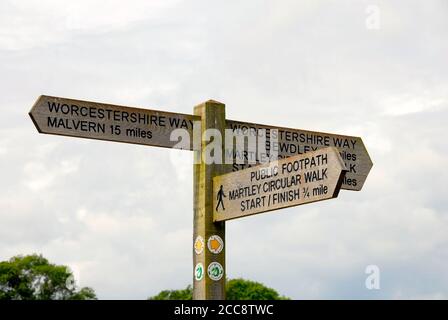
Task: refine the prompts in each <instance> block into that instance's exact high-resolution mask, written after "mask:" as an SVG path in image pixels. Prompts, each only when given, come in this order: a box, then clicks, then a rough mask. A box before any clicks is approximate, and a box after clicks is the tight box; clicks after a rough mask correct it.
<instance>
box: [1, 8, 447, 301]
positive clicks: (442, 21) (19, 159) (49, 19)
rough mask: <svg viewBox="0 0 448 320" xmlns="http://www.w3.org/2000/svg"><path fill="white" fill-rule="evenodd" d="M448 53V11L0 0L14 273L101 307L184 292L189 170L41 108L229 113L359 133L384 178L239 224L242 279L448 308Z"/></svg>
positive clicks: (181, 157)
mask: <svg viewBox="0 0 448 320" xmlns="http://www.w3.org/2000/svg"><path fill="white" fill-rule="evenodd" d="M372 19H373V20H372ZM375 19H376V20H375ZM447 39H448V2H447V1H445V0H440V1H437V0H428V1H419V0H393V1H386V0H384V1H377V0H370V1H355V0H353V1H295V0H289V1H266V0H265V1H262V0H253V1H175V0H163V1H162V0H160V1H146V0H136V1H125V2H123V1H115V0H114V1H100V0H88V1H87V0H78V1H56V0H53V1H52V0H40V1H10V0H3V1H1V2H0V86H1V89H0V92H1V95H0V111H1V117H0V261H1V260H6V259H9V258H10V257H12V256H14V255H17V254H30V253H41V254H43V255H44V256H45V257H47V258H48V259H50V261H52V262H54V263H58V264H65V265H68V266H70V267H71V268H72V269H73V270H74V272H75V275H76V277H77V278H78V280H79V284H80V285H82V286H91V287H93V288H94V289H95V291H96V292H97V294H98V296H99V298H102V299H117V298H124V299H145V298H146V297H148V296H150V295H154V294H156V293H158V292H159V291H160V290H163V289H170V288H171V289H176V288H183V287H186V286H187V285H188V284H189V283H191V280H192V269H193V266H192V250H191V246H192V227H193V205H192V204H193V201H192V171H193V170H192V153H190V152H187V151H176V150H168V149H162V148H155V147H147V146H138V145H127V144H120V143H113V142H104V141H92V140H85V139H77V138H68V137H60V136H50V135H41V134H38V132H37V130H36V129H35V127H34V125H33V123H32V121H31V119H30V118H29V116H28V111H29V110H30V109H31V106H32V105H33V103H34V101H35V100H36V98H37V97H38V96H39V95H41V94H47V95H54V96H61V97H70V98H75V99H83V100H92V101H98V102H107V103H114V104H121V105H127V106H136V107H145V108H154V109H161V110H166V111H173V112H182V113H192V111H193V106H194V105H197V104H198V103H200V102H202V101H204V100H207V99H215V100H218V101H221V102H223V103H225V104H226V112H227V116H228V118H230V119H234V120H240V121H251V122H257V123H264V124H271V125H279V126H285V127H292V128H301V129H311V130H315V131H324V132H332V133H338V134H347V135H354V136H361V137H362V138H363V141H364V144H365V145H366V148H367V149H368V151H369V153H370V156H371V158H372V161H373V163H374V166H373V168H372V170H371V172H370V175H369V176H368V178H367V181H366V183H365V185H364V188H363V190H362V191H360V192H353V191H346V190H342V191H341V193H340V195H339V197H338V198H337V199H334V200H330V201H324V202H321V203H316V204H308V205H304V206H298V207H294V208H290V209H283V210H279V211H275V212H270V213H265V214H260V215H256V216H252V217H247V218H243V219H237V220H233V221H230V222H228V223H227V234H226V236H227V242H226V248H227V268H226V270H227V275H228V277H230V278H235V277H243V278H246V279H251V280H255V281H259V282H262V283H264V284H266V285H268V286H270V287H273V288H275V289H276V290H278V291H279V292H280V293H281V294H284V295H286V296H289V297H291V298H294V299H310V298H322V299H328V298H336V299H344V298H366V299H371V298H372V299H375V298H387V299H389V298H390V299H394V298H405V299H407V298H444V299H448V273H447V266H448V195H447V189H448V188H447V186H446V181H447V180H448V171H447V169H446V168H447V166H448V161H447V160H448V143H447V142H446V136H447V120H448V41H447ZM368 265H377V266H378V267H379V268H380V272H381V278H380V280H381V282H380V284H381V289H380V290H367V289H366V286H365V279H366V277H367V275H366V274H365V269H366V267H367V266H368Z"/></svg>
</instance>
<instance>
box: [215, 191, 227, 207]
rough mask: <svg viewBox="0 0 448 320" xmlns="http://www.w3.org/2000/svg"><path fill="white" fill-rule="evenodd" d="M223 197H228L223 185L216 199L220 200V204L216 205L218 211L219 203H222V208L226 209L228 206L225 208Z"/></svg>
mask: <svg viewBox="0 0 448 320" xmlns="http://www.w3.org/2000/svg"><path fill="white" fill-rule="evenodd" d="M222 197H224V198H227V197H226V195H225V193H224V190H223V188H222V185H221V187H220V188H219V191H218V194H217V195H216V200H218V204H217V205H216V211H218V208H219V204H221V206H222V210H226V208H224V202H223V201H222Z"/></svg>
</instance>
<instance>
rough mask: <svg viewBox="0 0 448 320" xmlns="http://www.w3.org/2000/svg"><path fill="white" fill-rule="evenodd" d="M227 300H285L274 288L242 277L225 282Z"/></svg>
mask: <svg viewBox="0 0 448 320" xmlns="http://www.w3.org/2000/svg"><path fill="white" fill-rule="evenodd" d="M226 299H227V300H285V299H287V298H286V297H283V296H280V295H279V294H278V292H277V291H275V290H274V289H271V288H268V287H266V286H265V285H263V284H261V283H259V282H255V281H250V280H244V279H232V280H228V281H227V284H226Z"/></svg>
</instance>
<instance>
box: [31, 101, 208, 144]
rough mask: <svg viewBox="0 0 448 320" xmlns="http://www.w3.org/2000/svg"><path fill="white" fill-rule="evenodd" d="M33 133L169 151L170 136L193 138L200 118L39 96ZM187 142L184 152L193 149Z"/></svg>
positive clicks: (33, 112)
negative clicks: (176, 132)
mask: <svg viewBox="0 0 448 320" xmlns="http://www.w3.org/2000/svg"><path fill="white" fill-rule="evenodd" d="M30 116H31V119H32V120H33V122H34V124H35V126H36V128H37V130H38V131H39V132H40V133H49V134H56V135H63V136H72V137H79V138H88V139H99V140H109V141H115V142H127V143H134V144H144V145H148V146H156V147H165V148H172V147H174V146H175V145H176V144H177V141H171V140H170V136H171V133H172V132H173V131H174V130H176V129H185V130H187V132H188V133H189V134H190V136H191V137H192V136H193V126H194V122H195V121H196V122H198V121H201V118H200V117H197V116H193V115H188V114H182V113H172V112H165V111H158V110H149V109H140V108H131V107H123V106H117V105H112V104H105V103H97V102H90V101H82V100H74V99H67V98H59V97H50V96H40V97H39V98H38V99H37V101H36V103H35V104H34V106H33V108H32V109H31V111H30ZM192 142H193V139H190V145H188V148H187V149H188V150H192V149H193V144H192Z"/></svg>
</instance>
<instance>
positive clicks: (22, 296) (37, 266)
mask: <svg viewBox="0 0 448 320" xmlns="http://www.w3.org/2000/svg"><path fill="white" fill-rule="evenodd" d="M71 299H73V300H94V299H96V295H95V292H94V291H93V289H91V288H88V287H85V288H81V289H80V290H76V285H75V282H74V279H73V274H72V272H71V271H70V269H69V268H68V267H66V266H58V265H54V264H51V263H49V262H48V260H47V259H45V258H44V257H42V256H41V255H36V254H34V255H28V256H15V257H12V258H11V259H10V260H8V261H2V262H0V300H71Z"/></svg>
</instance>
